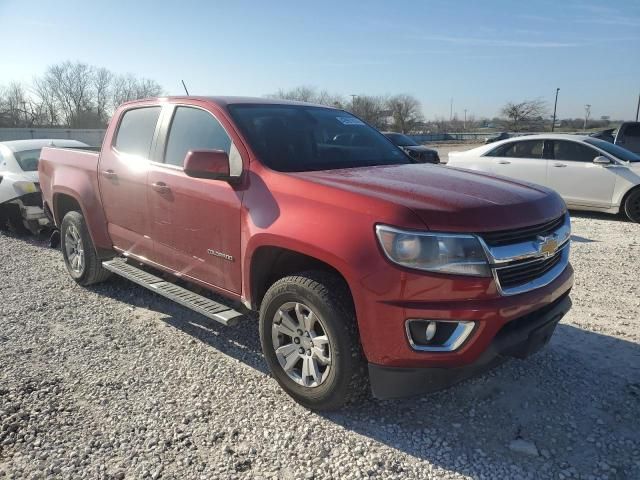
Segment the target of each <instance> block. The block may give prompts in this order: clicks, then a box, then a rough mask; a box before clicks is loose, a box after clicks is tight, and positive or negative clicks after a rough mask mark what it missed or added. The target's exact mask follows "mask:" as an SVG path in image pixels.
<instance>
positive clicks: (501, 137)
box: [484, 132, 511, 144]
mask: <svg viewBox="0 0 640 480" xmlns="http://www.w3.org/2000/svg"><path fill="white" fill-rule="evenodd" d="M507 138H511V135H509V133H507V132H500V133H497V134H495V135H492V136H490V137H486V138H485V139H484V143H485V144H488V143H493V142H499V141H500V140H506V139H507Z"/></svg>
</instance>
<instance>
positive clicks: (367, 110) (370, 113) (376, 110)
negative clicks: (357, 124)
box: [346, 95, 391, 130]
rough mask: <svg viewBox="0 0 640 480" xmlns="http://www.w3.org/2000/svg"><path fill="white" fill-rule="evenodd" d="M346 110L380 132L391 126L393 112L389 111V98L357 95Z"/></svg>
mask: <svg viewBox="0 0 640 480" xmlns="http://www.w3.org/2000/svg"><path fill="white" fill-rule="evenodd" d="M346 110H348V111H350V112H351V113H353V114H354V115H357V116H358V117H360V118H361V119H363V120H364V121H365V122H367V123H369V124H371V125H373V126H374V127H376V128H377V129H379V130H385V129H387V127H388V126H389V116H390V115H391V112H390V111H389V110H388V109H387V98H385V97H382V96H373V95H356V96H354V97H353V101H352V103H351V105H347V106H346Z"/></svg>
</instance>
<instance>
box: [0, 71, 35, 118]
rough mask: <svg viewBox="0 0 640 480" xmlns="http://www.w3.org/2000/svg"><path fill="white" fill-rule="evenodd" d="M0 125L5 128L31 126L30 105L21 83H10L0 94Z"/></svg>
mask: <svg viewBox="0 0 640 480" xmlns="http://www.w3.org/2000/svg"><path fill="white" fill-rule="evenodd" d="M0 123H1V124H2V125H4V126H7V127H28V126H32V125H33V123H34V115H33V110H32V104H31V101H30V99H29V97H28V96H27V92H26V89H25V87H24V86H23V85H22V84H21V83H17V82H13V83H10V84H9V86H8V87H7V88H4V89H2V91H1V92H0Z"/></svg>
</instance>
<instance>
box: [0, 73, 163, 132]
mask: <svg viewBox="0 0 640 480" xmlns="http://www.w3.org/2000/svg"><path fill="white" fill-rule="evenodd" d="M162 94H163V89H162V87H161V86H160V85H159V84H158V83H157V82H156V81H154V80H150V79H148V78H138V77H136V76H134V75H132V74H124V75H119V74H115V73H113V72H111V71H110V70H108V69H106V68H103V67H96V66H93V65H89V64H87V63H83V62H70V61H66V62H62V63H59V64H56V65H51V66H49V67H48V68H47V69H46V71H45V72H44V74H42V75H40V76H38V77H36V78H34V80H33V82H32V83H31V84H25V83H20V82H12V83H10V84H9V85H7V86H1V85H0V127H68V128H104V127H105V126H106V124H107V123H108V122H109V119H110V118H111V115H112V114H113V111H114V110H115V108H116V107H117V106H118V105H120V104H121V103H123V102H126V101H129V100H136V99H140V98H147V97H156V96H159V95H162Z"/></svg>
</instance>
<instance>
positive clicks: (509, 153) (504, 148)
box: [487, 140, 544, 158]
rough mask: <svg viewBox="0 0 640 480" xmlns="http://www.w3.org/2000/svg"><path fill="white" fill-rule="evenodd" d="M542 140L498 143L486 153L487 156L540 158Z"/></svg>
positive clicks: (542, 148)
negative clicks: (496, 146) (498, 144)
mask: <svg viewBox="0 0 640 480" xmlns="http://www.w3.org/2000/svg"><path fill="white" fill-rule="evenodd" d="M543 150H544V141H543V140H523V141H520V142H511V143H507V144H506V145H500V146H499V147H498V148H495V149H494V150H492V151H491V152H489V153H488V154H487V156H489V157H510V158H542V152H543Z"/></svg>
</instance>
